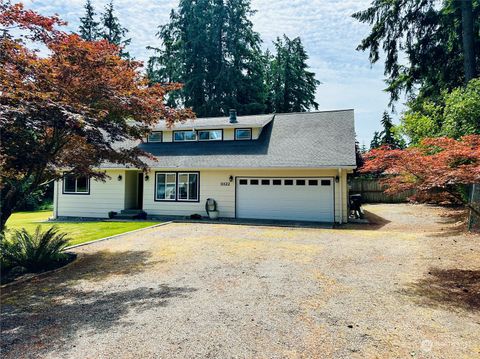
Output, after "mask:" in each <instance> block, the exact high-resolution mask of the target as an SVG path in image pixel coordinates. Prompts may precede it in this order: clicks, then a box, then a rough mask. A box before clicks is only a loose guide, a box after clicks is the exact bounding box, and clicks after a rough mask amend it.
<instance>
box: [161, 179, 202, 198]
mask: <svg viewBox="0 0 480 359" xmlns="http://www.w3.org/2000/svg"><path fill="white" fill-rule="evenodd" d="M199 191H200V186H199V172H179V173H177V172H157V173H156V175H155V201H178V202H182V201H185V202H198V201H199V198H200V194H199Z"/></svg>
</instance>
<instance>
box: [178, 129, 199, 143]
mask: <svg viewBox="0 0 480 359" xmlns="http://www.w3.org/2000/svg"><path fill="white" fill-rule="evenodd" d="M196 140H197V131H174V132H173V141H175V142H181V141H196Z"/></svg>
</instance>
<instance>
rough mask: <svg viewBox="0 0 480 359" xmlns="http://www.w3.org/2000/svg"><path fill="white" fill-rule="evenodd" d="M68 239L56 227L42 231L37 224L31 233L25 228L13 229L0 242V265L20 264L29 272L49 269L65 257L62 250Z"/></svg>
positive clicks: (14, 265) (12, 265)
mask: <svg viewBox="0 0 480 359" xmlns="http://www.w3.org/2000/svg"><path fill="white" fill-rule="evenodd" d="M68 241H69V239H68V238H67V234H66V233H59V232H58V228H57V227H51V228H49V229H47V230H46V231H44V232H42V229H41V226H38V227H37V228H36V230H35V232H33V233H29V232H27V231H26V230H25V229H21V230H15V231H14V232H13V235H12V236H11V237H10V238H5V239H3V240H2V241H1V243H0V256H1V257H0V258H1V262H2V265H6V266H8V267H16V266H20V267H24V268H26V269H27V270H28V271H31V272H38V271H41V270H45V269H49V268H51V267H53V266H54V265H55V264H56V263H58V262H59V261H61V260H64V259H65V257H66V255H65V254H64V253H62V251H63V249H64V248H65V247H66V246H67V244H68Z"/></svg>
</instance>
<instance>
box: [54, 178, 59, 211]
mask: <svg viewBox="0 0 480 359" xmlns="http://www.w3.org/2000/svg"><path fill="white" fill-rule="evenodd" d="M55 185H56V187H57V188H56V191H55V192H56V195H55V215H54V216H53V217H54V219H58V188H59V187H60V181H59V180H57V181H55Z"/></svg>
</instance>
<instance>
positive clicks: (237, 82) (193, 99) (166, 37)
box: [148, 0, 266, 116]
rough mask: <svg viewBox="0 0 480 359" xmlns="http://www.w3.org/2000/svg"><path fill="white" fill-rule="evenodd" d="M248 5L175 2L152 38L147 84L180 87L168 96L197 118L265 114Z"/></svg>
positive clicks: (232, 0) (235, 0)
mask: <svg viewBox="0 0 480 359" xmlns="http://www.w3.org/2000/svg"><path fill="white" fill-rule="evenodd" d="M252 14H253V11H252V10H251V9H250V2H249V0H196V1H191V0H181V1H180V4H179V7H178V10H177V11H172V12H171V14H170V21H169V23H167V24H166V25H163V26H160V30H159V32H158V34H157V36H158V37H159V39H161V40H162V47H160V48H154V50H155V52H156V53H155V55H154V56H152V57H151V58H150V60H149V65H148V73H149V76H150V79H151V81H155V82H169V81H175V82H181V83H183V84H184V87H183V89H182V90H181V91H180V92H179V93H177V94H175V95H173V96H171V97H170V99H172V100H173V102H175V103H176V104H177V105H181V104H184V105H186V106H189V107H192V108H193V110H194V111H195V112H196V113H197V115H198V116H219V115H224V114H228V110H229V109H230V108H235V109H237V112H238V113H239V114H256V113H263V112H265V96H266V94H265V84H264V75H265V66H264V65H265V64H264V57H263V54H262V52H261V50H260V42H261V41H260V36H259V34H258V33H256V32H255V31H253V24H252V22H251V21H250V19H249V17H250V16H251V15H252Z"/></svg>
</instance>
